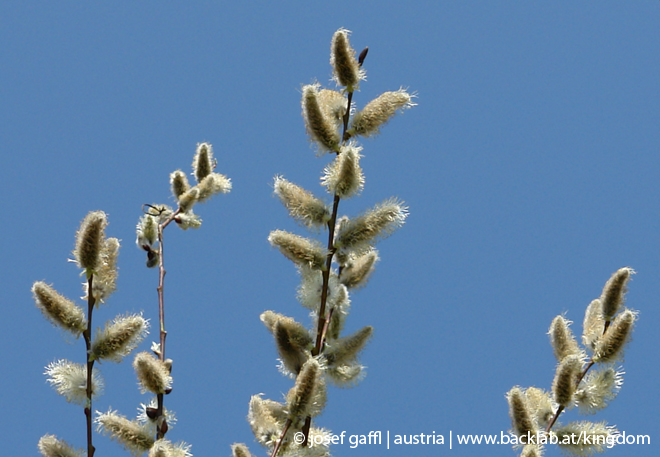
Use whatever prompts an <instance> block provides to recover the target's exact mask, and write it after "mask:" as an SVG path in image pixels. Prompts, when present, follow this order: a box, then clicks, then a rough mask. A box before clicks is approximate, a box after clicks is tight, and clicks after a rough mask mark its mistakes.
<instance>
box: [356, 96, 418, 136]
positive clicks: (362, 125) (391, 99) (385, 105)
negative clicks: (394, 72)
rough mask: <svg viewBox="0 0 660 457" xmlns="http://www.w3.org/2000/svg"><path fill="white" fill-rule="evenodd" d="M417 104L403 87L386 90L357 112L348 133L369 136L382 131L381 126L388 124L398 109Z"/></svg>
mask: <svg viewBox="0 0 660 457" xmlns="http://www.w3.org/2000/svg"><path fill="white" fill-rule="evenodd" d="M412 106H415V104H414V103H413V102H412V95H410V94H409V93H408V92H406V91H405V90H403V89H399V90H397V91H393V92H385V93H384V94H382V95H380V96H379V97H377V98H376V99H374V100H372V101H370V102H369V103H368V104H367V106H365V107H364V109H363V110H362V111H359V112H357V113H355V116H353V121H352V122H351V127H350V129H349V130H348V133H349V134H350V135H351V136H355V135H360V136H363V137H369V136H372V135H376V134H378V133H379V132H380V127H381V126H383V125H384V124H386V123H387V122H388V121H389V120H390V119H391V118H392V117H393V116H394V115H395V114H396V112H397V111H401V110H404V109H406V108H411V107H412Z"/></svg>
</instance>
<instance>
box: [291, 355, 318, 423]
mask: <svg viewBox="0 0 660 457" xmlns="http://www.w3.org/2000/svg"><path fill="white" fill-rule="evenodd" d="M324 390H325V389H324V386H323V381H322V378H321V366H320V365H319V362H318V361H317V360H316V359H313V358H311V359H309V360H307V362H305V364H304V365H303V367H302V369H301V370H300V373H299V374H298V377H297V378H296V384H295V385H294V386H293V388H291V390H289V393H288V394H287V397H286V403H287V410H288V418H289V419H291V420H292V421H297V420H300V419H303V420H304V418H305V417H307V416H311V417H313V416H316V415H318V414H319V413H320V412H321V410H322V409H323V407H324V406H325V395H324Z"/></svg>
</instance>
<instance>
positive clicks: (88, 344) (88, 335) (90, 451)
mask: <svg viewBox="0 0 660 457" xmlns="http://www.w3.org/2000/svg"><path fill="white" fill-rule="evenodd" d="M93 280H94V275H92V274H90V275H89V278H88V279H87V329H86V330H85V331H84V332H83V337H84V339H85V348H86V350H87V351H86V354H87V356H86V359H87V387H86V394H87V404H86V405H85V417H86V420H87V455H88V456H89V457H94V451H95V450H96V449H95V448H94V445H93V444H92V436H93V434H92V425H93V422H94V421H93V417H92V394H93V389H92V387H93V386H92V372H93V369H94V360H91V357H90V356H91V351H92V311H94V303H95V302H96V300H94V296H93V294H92V282H93Z"/></svg>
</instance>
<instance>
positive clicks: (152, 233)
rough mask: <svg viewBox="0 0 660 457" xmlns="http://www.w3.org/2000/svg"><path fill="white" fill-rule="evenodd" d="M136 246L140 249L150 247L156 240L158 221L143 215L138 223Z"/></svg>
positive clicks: (149, 215)
mask: <svg viewBox="0 0 660 457" xmlns="http://www.w3.org/2000/svg"><path fill="white" fill-rule="evenodd" d="M136 232H137V239H136V240H135V242H136V244H137V245H138V247H139V248H140V249H145V246H146V247H151V246H153V245H154V244H156V241H157V240H158V219H157V218H156V216H152V215H151V214H145V215H143V216H142V217H141V218H140V220H139V221H138V224H137V227H136Z"/></svg>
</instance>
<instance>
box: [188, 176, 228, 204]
mask: <svg viewBox="0 0 660 457" xmlns="http://www.w3.org/2000/svg"><path fill="white" fill-rule="evenodd" d="M196 187H197V189H198V194H197V201H198V202H199V203H204V202H205V201H206V200H208V199H209V198H211V197H213V196H214V195H217V194H226V193H229V192H230V191H231V179H229V178H228V177H226V176H225V175H221V174H220V173H210V174H209V175H208V176H206V177H205V178H204V179H202V181H201V182H200V183H199V184H197V186H196Z"/></svg>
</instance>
